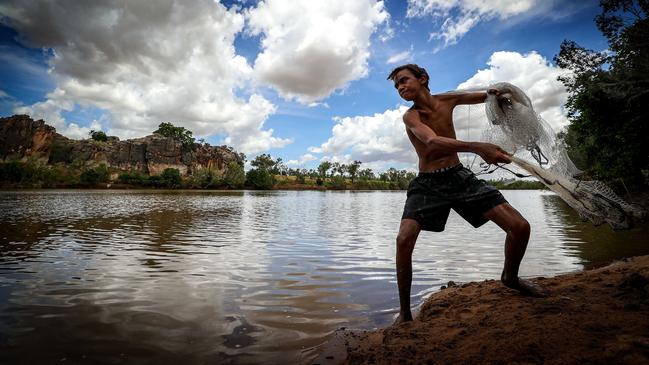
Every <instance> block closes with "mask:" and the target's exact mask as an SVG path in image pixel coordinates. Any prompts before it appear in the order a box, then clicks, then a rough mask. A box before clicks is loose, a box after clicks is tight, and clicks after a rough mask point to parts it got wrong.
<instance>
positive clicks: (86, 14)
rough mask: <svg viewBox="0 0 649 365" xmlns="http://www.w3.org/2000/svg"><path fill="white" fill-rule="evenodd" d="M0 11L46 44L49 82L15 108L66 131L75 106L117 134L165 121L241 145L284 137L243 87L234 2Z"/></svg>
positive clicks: (45, 4)
mask: <svg viewBox="0 0 649 365" xmlns="http://www.w3.org/2000/svg"><path fill="white" fill-rule="evenodd" d="M0 15H1V17H0V18H1V19H2V20H1V21H2V22H3V23H5V24H6V25H8V26H10V27H12V28H14V29H16V30H17V31H18V32H19V34H20V35H21V39H22V40H23V41H24V42H25V43H26V44H27V45H29V46H32V47H42V48H46V49H52V50H53V54H54V56H53V57H52V58H51V59H50V60H49V67H50V74H51V75H52V77H53V78H54V79H55V80H56V84H57V86H56V89H55V90H54V91H53V92H51V93H49V94H48V95H47V100H46V101H43V102H40V103H36V104H34V105H28V106H22V107H20V108H19V111H21V112H27V113H29V114H32V116H34V117H36V118H41V117H42V118H46V121H47V122H51V123H53V124H54V125H55V126H56V127H57V128H61V129H62V132H64V133H65V131H66V128H67V124H66V121H65V119H64V118H63V117H62V114H61V113H62V112H63V111H69V110H72V109H74V108H75V107H78V106H80V107H96V108H100V109H103V110H105V111H106V112H107V113H108V114H109V118H108V120H109V121H110V122H109V125H107V126H104V128H105V129H108V132H109V134H115V135H118V136H120V137H122V138H128V137H136V136H142V135H146V134H149V133H151V132H152V131H153V130H155V129H156V128H157V125H158V124H159V123H160V122H163V121H170V122H172V123H174V124H176V125H179V126H183V127H186V128H188V129H189V130H192V131H193V132H194V133H195V134H196V135H199V136H209V135H213V134H220V135H225V136H226V137H227V141H228V142H229V143H231V144H232V145H233V146H234V147H235V148H237V149H240V150H242V151H244V152H246V153H255V152H259V151H263V150H265V149H268V148H273V147H283V146H285V145H286V144H288V143H290V142H291V140H290V139H283V138H279V137H275V136H273V132H272V130H268V129H264V122H265V120H266V119H267V118H268V116H269V115H271V114H272V113H274V112H275V107H274V105H272V104H271V103H270V102H269V101H268V100H266V99H264V98H263V97H262V96H261V95H258V94H255V93H254V92H252V90H251V89H250V87H249V84H251V82H252V75H253V70H252V67H250V65H248V64H247V61H246V60H245V58H244V57H242V56H239V55H237V54H236V52H235V49H234V45H233V44H234V38H235V36H236V35H237V34H238V33H239V32H241V31H242V30H243V27H244V16H243V15H242V14H240V13H237V9H235V8H231V9H227V8H226V7H225V6H223V5H222V4H220V3H218V2H214V1H212V0H192V1H180V0H159V1H155V2H152V1H147V0H129V1H126V2H124V1H118V0H100V1H76V0H60V1H45V0H43V1H29V2H25V1H19V0H13V1H12V0H9V1H5V2H3V3H2V4H1V5H0ZM242 94H244V95H245V94H249V96H246V97H242V96H240V95H242ZM73 130H74V128H72V129H70V131H71V132H70V133H69V135H70V136H75V135H76V134H77V133H75V132H72V131H73Z"/></svg>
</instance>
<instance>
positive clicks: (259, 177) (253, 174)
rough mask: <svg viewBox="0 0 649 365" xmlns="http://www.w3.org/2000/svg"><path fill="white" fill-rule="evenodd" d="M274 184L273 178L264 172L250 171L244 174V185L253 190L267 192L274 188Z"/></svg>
mask: <svg viewBox="0 0 649 365" xmlns="http://www.w3.org/2000/svg"><path fill="white" fill-rule="evenodd" d="M275 183H276V180H275V176H273V175H272V174H271V173H270V172H268V171H266V170H262V169H252V170H250V171H248V173H246V185H248V186H250V187H252V188H254V189H262V190H268V189H271V188H272V187H273V186H275Z"/></svg>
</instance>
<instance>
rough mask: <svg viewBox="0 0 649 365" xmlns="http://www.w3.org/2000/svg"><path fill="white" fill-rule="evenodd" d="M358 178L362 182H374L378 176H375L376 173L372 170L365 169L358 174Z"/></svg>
mask: <svg viewBox="0 0 649 365" xmlns="http://www.w3.org/2000/svg"><path fill="white" fill-rule="evenodd" d="M358 177H359V178H360V179H361V180H374V179H376V176H374V172H373V171H372V169H363V170H360V171H359V172H358Z"/></svg>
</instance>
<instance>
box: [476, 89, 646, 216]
mask: <svg viewBox="0 0 649 365" xmlns="http://www.w3.org/2000/svg"><path fill="white" fill-rule="evenodd" d="M489 88H490V89H496V90H498V91H499V95H498V96H496V95H494V94H488V96H487V100H486V102H485V110H486V114H487V119H488V120H489V127H488V128H487V129H486V130H485V131H484V133H483V139H484V140H485V141H486V142H490V143H493V144H496V145H498V146H500V147H501V148H503V149H504V150H506V151H508V152H510V153H511V154H512V155H514V157H513V158H512V162H513V163H514V164H515V165H517V166H519V167H520V168H522V169H523V170H525V171H527V172H528V173H529V174H531V175H532V176H534V177H535V178H536V179H538V180H539V181H541V182H542V183H543V184H544V185H545V186H547V187H548V188H549V189H550V190H552V191H554V192H555V193H557V194H558V195H559V196H560V197H561V198H562V199H563V200H564V201H565V202H566V203H567V204H568V205H569V206H571V207H572V208H573V209H575V210H576V211H577V212H578V213H579V215H580V217H581V218H582V219H584V220H589V221H591V222H592V223H593V224H595V225H600V224H603V223H605V222H606V223H608V224H610V225H611V227H613V229H628V228H631V227H633V225H634V223H635V222H638V221H644V220H645V218H646V212H645V211H644V210H643V209H642V208H640V207H639V206H636V205H632V204H629V203H627V202H626V201H624V199H622V198H620V197H619V196H618V195H617V194H615V193H614V192H613V190H611V189H610V188H609V187H608V186H606V185H605V184H604V183H602V182H600V181H582V180H579V179H578V178H577V177H578V176H579V175H580V174H581V173H582V172H581V171H580V170H579V169H578V168H577V167H576V166H575V165H574V163H573V162H572V161H571V160H570V158H569V157H568V154H567V152H566V148H565V145H564V144H563V142H562V141H561V140H559V139H558V138H557V135H556V134H555V133H554V131H553V130H552V128H551V127H550V125H549V124H548V123H547V122H546V121H545V120H543V118H541V116H540V115H539V114H537V113H536V112H535V111H534V108H533V106H532V102H531V101H530V98H529V97H528V96H527V95H525V93H524V92H523V91H522V90H521V89H519V88H518V87H516V86H514V85H512V84H510V83H505V82H502V83H497V84H493V85H491V86H490V87H489Z"/></svg>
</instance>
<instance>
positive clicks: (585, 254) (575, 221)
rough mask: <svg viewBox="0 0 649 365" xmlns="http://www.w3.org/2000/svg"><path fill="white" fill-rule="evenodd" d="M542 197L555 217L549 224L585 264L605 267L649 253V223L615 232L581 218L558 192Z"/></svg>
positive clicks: (549, 213)
mask: <svg viewBox="0 0 649 365" xmlns="http://www.w3.org/2000/svg"><path fill="white" fill-rule="evenodd" d="M541 197H542V199H543V206H544V209H545V210H546V211H547V215H548V216H550V217H552V218H553V219H552V220H550V221H549V222H548V223H549V224H548V225H549V226H550V227H552V228H553V229H556V230H557V231H558V232H560V236H561V237H563V241H564V244H565V246H566V247H569V248H571V249H572V252H573V254H574V255H575V256H577V257H579V258H580V263H581V264H583V265H584V266H585V267H587V268H592V267H597V266H602V265H606V264H608V263H610V262H611V261H612V260H614V259H620V258H623V257H631V256H637V255H645V254H647V252H649V239H648V238H647V237H649V225H648V224H641V225H639V226H637V227H635V228H633V229H631V230H625V231H613V230H612V229H611V228H610V226H608V225H606V224H604V225H601V226H599V227H593V226H592V225H591V224H590V223H588V222H584V221H582V220H581V219H580V218H579V215H578V214H577V213H576V212H575V211H574V210H573V209H571V208H570V207H569V206H568V205H567V204H566V203H564V202H563V201H562V200H561V198H559V197H558V196H557V195H554V194H545V195H542V196H541Z"/></svg>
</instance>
